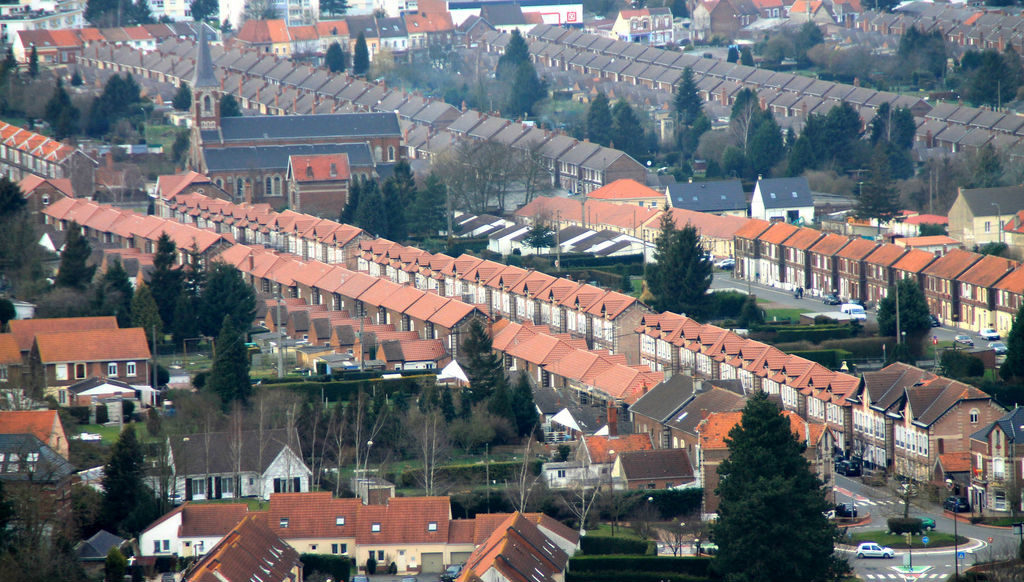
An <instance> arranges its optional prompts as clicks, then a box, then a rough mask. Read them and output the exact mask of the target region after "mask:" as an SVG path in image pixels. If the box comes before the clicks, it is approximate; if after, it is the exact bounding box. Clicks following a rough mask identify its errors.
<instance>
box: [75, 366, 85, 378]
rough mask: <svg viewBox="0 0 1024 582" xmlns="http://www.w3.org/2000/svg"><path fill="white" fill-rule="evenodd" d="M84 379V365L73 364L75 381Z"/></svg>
mask: <svg viewBox="0 0 1024 582" xmlns="http://www.w3.org/2000/svg"><path fill="white" fill-rule="evenodd" d="M83 378H85V364H75V380H81V379H83Z"/></svg>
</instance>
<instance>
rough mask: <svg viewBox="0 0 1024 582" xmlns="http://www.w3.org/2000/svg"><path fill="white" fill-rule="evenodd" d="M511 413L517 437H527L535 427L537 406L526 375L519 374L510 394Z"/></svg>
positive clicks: (537, 420) (537, 419)
mask: <svg viewBox="0 0 1024 582" xmlns="http://www.w3.org/2000/svg"><path fill="white" fill-rule="evenodd" d="M512 412H513V414H514V416H515V419H516V428H517V429H518V431H519V436H528V435H529V434H530V433H531V432H532V431H533V429H534V428H535V427H536V426H537V424H538V422H539V418H538V416H537V405H536V404H535V403H534V400H533V387H532V386H530V379H529V378H527V376H526V374H519V379H518V380H516V386H515V390H514V391H513V393H512Z"/></svg>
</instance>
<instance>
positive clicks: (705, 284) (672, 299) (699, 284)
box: [647, 207, 712, 319]
mask: <svg viewBox="0 0 1024 582" xmlns="http://www.w3.org/2000/svg"><path fill="white" fill-rule="evenodd" d="M654 256H655V260H656V264H654V265H651V266H650V267H648V273H647V288H648V289H649V290H650V292H651V294H652V295H654V301H653V307H654V308H655V309H657V310H658V311H672V312H675V313H680V314H685V315H688V316H690V317H693V318H697V319H699V318H701V317H703V316H704V310H705V308H706V305H707V294H706V293H707V290H708V288H709V287H710V286H711V277H712V267H711V261H710V260H709V259H708V257H707V255H706V254H705V251H704V248H703V246H702V245H701V243H700V236H699V235H698V234H697V229H696V228H694V227H693V225H690V224H687V225H686V226H684V227H683V228H682V229H677V228H676V223H675V219H674V218H673V217H672V214H671V212H669V210H668V208H667V207H666V208H665V209H664V212H663V213H662V219H661V233H660V234H659V235H658V240H657V242H656V243H655V248H654Z"/></svg>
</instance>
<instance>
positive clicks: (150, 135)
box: [146, 124, 184, 152]
mask: <svg viewBox="0 0 1024 582" xmlns="http://www.w3.org/2000/svg"><path fill="white" fill-rule="evenodd" d="M181 131H184V130H183V129H182V128H180V127H174V126H173V125H149V124H147V125H146V143H147V144H149V145H151V146H155V145H162V146H164V151H167V152H169V151H170V150H171V146H173V145H174V139H175V138H176V137H177V136H178V133H180V132H181Z"/></svg>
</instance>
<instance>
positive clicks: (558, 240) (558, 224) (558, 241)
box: [555, 210, 562, 271]
mask: <svg viewBox="0 0 1024 582" xmlns="http://www.w3.org/2000/svg"><path fill="white" fill-rule="evenodd" d="M561 232H562V213H561V212H560V211H558V210H556V211H555V271H561V270H562V237H561V236H560V234H561Z"/></svg>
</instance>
